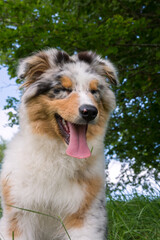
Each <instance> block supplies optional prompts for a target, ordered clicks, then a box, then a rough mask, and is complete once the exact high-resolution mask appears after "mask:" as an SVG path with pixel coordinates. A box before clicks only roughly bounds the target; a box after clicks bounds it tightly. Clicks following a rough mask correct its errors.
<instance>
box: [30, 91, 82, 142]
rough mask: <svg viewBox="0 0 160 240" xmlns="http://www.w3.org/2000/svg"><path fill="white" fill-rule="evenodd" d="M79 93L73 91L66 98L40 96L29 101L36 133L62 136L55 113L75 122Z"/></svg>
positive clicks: (53, 136)
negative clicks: (52, 98) (51, 98)
mask: <svg viewBox="0 0 160 240" xmlns="http://www.w3.org/2000/svg"><path fill="white" fill-rule="evenodd" d="M78 106H79V100H78V94H76V93H72V94H71V95H70V96H69V97H68V98H65V99H54V100H50V99H49V98H48V97H47V96H38V97H37V98H35V99H32V100H30V101H29V102H28V103H27V111H28V116H29V120H30V122H31V125H32V129H33V132H34V133H37V134H41V135H47V136H49V137H52V138H57V137H58V136H60V137H61V134H60V133H59V128H58V126H57V121H56V119H55V113H58V114H59V115H60V116H61V117H62V118H64V119H65V120H67V121H70V122H75V120H76V118H77V116H78V114H79V112H78Z"/></svg>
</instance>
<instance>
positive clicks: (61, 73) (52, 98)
mask: <svg viewBox="0 0 160 240" xmlns="http://www.w3.org/2000/svg"><path fill="white" fill-rule="evenodd" d="M18 77H19V78H21V79H25V82H24V84H23V87H24V88H25V92H24V94H23V97H22V101H23V103H24V104H25V107H26V109H27V114H28V119H29V122H30V124H31V125H32V130H33V132H34V133H35V134H43V135H48V136H49V137H51V138H59V139H62V141H64V142H65V143H66V145H67V151H66V153H67V154H68V155H70V156H73V157H76V158H86V157H89V156H90V150H89V148H88V145H87V141H89V140H90V139H93V138H95V137H96V136H97V135H104V132H105V126H106V122H107V119H108V118H109V114H110V112H111V111H112V110H113V109H114V107H115V97H114V94H113V92H112V91H111V90H110V88H109V84H108V83H107V81H106V78H107V79H108V80H109V81H110V82H111V83H113V84H117V75H116V70H115V68H114V66H113V65H112V63H111V62H110V61H108V60H104V59H102V58H101V57H100V56H98V55H96V54H95V53H93V52H91V51H89V52H81V53H79V54H76V55H73V56H69V55H68V54H67V53H66V52H63V51H58V50H56V49H49V50H46V51H41V52H39V53H36V54H35V55H33V56H30V57H28V58H26V59H23V60H22V61H21V62H20V65H19V69H18Z"/></svg>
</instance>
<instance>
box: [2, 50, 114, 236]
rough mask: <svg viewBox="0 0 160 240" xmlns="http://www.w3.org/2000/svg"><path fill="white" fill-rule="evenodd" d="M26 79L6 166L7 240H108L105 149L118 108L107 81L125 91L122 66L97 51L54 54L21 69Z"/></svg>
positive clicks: (34, 58) (33, 58) (26, 61)
mask: <svg viewBox="0 0 160 240" xmlns="http://www.w3.org/2000/svg"><path fill="white" fill-rule="evenodd" d="M18 77H19V78H21V79H24V80H25V81H24V84H23V87H24V93H23V96H22V100H21V105H20V131H19V133H18V134H17V135H16V137H15V138H14V139H13V141H12V142H11V143H10V144H9V146H8V148H7V151H6V153H5V158H4V162H3V165H2V172H1V196H2V208H3V216H2V219H1V221H0V238H1V239H4V240H11V239H12V235H13V234H14V239H15V240H53V239H56V240H67V239H71V240H103V239H105V232H106V212H105V190H104V186H105V176H104V145H103V141H104V136H105V131H106V126H107V122H108V119H109V115H110V112H111V111H112V110H113V109H114V107H115V96H114V94H113V92H112V91H111V89H110V88H109V84H108V83H107V81H106V78H107V79H108V80H109V81H110V82H111V83H113V84H116V83H117V75H116V70H115V68H114V66H113V65H112V63H111V62H110V61H109V60H104V59H102V58H101V57H100V56H98V55H96V54H95V53H93V52H91V51H89V52H81V53H78V54H76V55H73V56H69V55H68V54H67V53H66V52H63V51H58V50H56V49H48V50H45V51H41V52H38V53H36V54H34V55H32V56H30V57H27V58H25V59H23V60H22V61H20V65H19V68H18ZM24 209H25V210H24ZM28 210H31V211H33V212H30V211H28ZM40 213H42V214H40ZM45 214H46V215H50V216H46V215H45ZM51 216H52V217H51Z"/></svg>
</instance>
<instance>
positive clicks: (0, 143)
mask: <svg viewBox="0 0 160 240" xmlns="http://www.w3.org/2000/svg"><path fill="white" fill-rule="evenodd" d="M5 149H6V143H5V141H4V140H3V139H2V138H0V163H1V162H2V159H3V157H4V150H5Z"/></svg>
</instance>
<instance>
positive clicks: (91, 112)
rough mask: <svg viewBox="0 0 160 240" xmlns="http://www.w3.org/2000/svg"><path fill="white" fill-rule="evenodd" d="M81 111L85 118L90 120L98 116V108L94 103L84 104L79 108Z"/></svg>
mask: <svg viewBox="0 0 160 240" xmlns="http://www.w3.org/2000/svg"><path fill="white" fill-rule="evenodd" d="M79 112H80V115H81V116H82V117H83V119H85V120H86V121H87V122H89V121H92V120H93V119H95V118H96V116H97V113H98V110H97V108H96V107H94V106H92V105H82V106H80V108H79Z"/></svg>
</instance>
